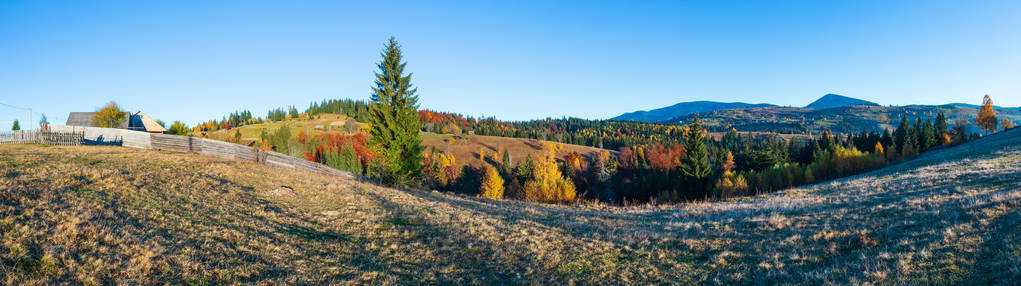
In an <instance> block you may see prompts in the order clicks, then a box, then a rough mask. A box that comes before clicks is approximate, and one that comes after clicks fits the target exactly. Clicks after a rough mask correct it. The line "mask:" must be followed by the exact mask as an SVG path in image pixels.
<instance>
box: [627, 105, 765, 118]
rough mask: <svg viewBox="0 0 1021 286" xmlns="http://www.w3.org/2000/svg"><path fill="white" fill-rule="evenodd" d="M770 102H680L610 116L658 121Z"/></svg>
mask: <svg viewBox="0 0 1021 286" xmlns="http://www.w3.org/2000/svg"><path fill="white" fill-rule="evenodd" d="M768 106H775V105H772V104H766V103H759V104H751V103H744V102H715V101H692V102H681V103H678V104H674V105H671V106H667V107H663V108H657V109H653V110H649V111H644V110H643V111H635V112H628V113H624V114H621V115H619V116H617V117H614V118H612V119H613V120H635V121H643V122H659V121H664V120H668V119H671V118H676V117H680V116H684V115H688V114H692V113H699V112H709V111H715V110H723V109H734V108H749V107H768Z"/></svg>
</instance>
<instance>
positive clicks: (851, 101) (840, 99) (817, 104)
mask: <svg viewBox="0 0 1021 286" xmlns="http://www.w3.org/2000/svg"><path fill="white" fill-rule="evenodd" d="M854 105H875V106H878V105H879V104H876V103H875V102H871V101H867V100H861V99H857V98H853V97H847V96H843V95H839V94H832V93H829V94H826V95H823V96H822V97H820V98H819V99H817V100H815V101H813V102H812V103H809V104H808V105H806V106H805V108H815V109H826V108H834V107H845V106H854Z"/></svg>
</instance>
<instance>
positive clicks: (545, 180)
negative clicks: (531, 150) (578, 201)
mask: <svg viewBox="0 0 1021 286" xmlns="http://www.w3.org/2000/svg"><path fill="white" fill-rule="evenodd" d="M562 148H563V145H561V144H558V143H549V142H547V143H546V145H545V146H544V147H543V156H542V158H541V159H540V160H538V161H536V162H535V167H534V169H532V179H531V180H530V181H528V182H527V183H525V187H524V191H525V199H526V200H530V201H539V202H551V203H565V202H571V201H574V199H575V196H576V195H577V194H576V193H575V189H574V183H573V182H571V180H568V179H567V178H564V175H563V174H561V173H560V168H558V167H557V159H556V154H557V152H560V150H561V149H562Z"/></svg>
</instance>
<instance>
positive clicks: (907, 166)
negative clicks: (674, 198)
mask: <svg viewBox="0 0 1021 286" xmlns="http://www.w3.org/2000/svg"><path fill="white" fill-rule="evenodd" d="M0 173H3V174H4V175H3V177H2V179H0V236H2V237H0V284H7V285H25V284H27V285H33V284H56V283H70V284H112V283H116V284H139V283H144V284H150V283H152V284H157V283H187V284H233V283H245V284H249V283H266V284H277V283H289V284H290V283H293V284H324V283H330V284H333V283H337V284H339V283H345V284H348V283H349V284H566V283H570V282H575V283H578V284H661V283H665V284H692V283H694V284H719V283H728V284H730V283H736V284H777V283H797V284H829V283H832V284H873V283H874V284H1012V283H1016V281H1019V279H1021V231H1019V226H1021V129H1018V130H1014V131H1011V132H1007V133H1006V134H999V135H994V136H990V137H988V138H985V139H982V140H978V141H976V142H973V143H969V144H966V145H964V146H959V147H955V148H949V149H945V150H940V151H933V152H927V153H925V154H924V155H923V156H922V157H920V158H918V159H916V160H913V161H909V162H905V163H901V164H898V165H894V166H891V167H889V168H886V169H881V170H877V171H874V172H871V173H868V174H864V175H859V176H855V177H850V178H845V179H841V180H836V181H832V182H826V183H822V184H818V185H813V186H807V187H803V188H797V189H791V190H786V191H783V192H779V193H773V194H769V195H763V196H757V197H750V198H743V199H736V200H731V201H725V202H706V203H692V204H683V205H674V206H644V207H607V206H600V205H578V206H552V205H538V204H532V203H526V202H517V201H492V200H487V199H476V198H466V197H459V196H452V195H447V194H441V193H435V192H422V191H417V190H395V189H388V188H382V187H377V186H373V185H370V184H366V183H363V182H357V181H349V180H341V179H337V178H333V177H327V176H322V175H314V174H308V173H303V172H300V171H289V170H287V171H285V170H281V169H274V168H271V167H266V166H262V165H257V164H249V163H240V162H234V161H227V160H222V159H214V158H209V157H202V156H199V155H194V154H178V153H168V152H158V151H148V150H134V149H128V148H118V147H49V146H38V145H0Z"/></svg>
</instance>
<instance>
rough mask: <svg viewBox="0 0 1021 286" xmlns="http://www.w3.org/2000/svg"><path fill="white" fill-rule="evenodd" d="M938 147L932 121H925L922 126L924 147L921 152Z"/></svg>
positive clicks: (922, 146)
mask: <svg viewBox="0 0 1021 286" xmlns="http://www.w3.org/2000/svg"><path fill="white" fill-rule="evenodd" d="M934 146H936V131H935V130H934V129H933V126H932V120H928V119H926V120H925V124H923V125H922V145H921V149H920V150H928V149H929V148H932V147H934Z"/></svg>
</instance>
